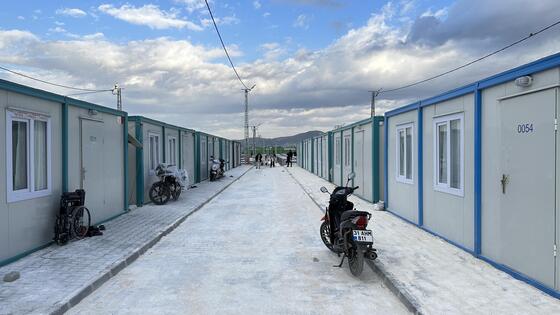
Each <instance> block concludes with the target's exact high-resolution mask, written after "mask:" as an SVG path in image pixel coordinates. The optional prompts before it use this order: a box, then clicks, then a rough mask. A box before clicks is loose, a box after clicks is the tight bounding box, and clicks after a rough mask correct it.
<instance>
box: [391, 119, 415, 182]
mask: <svg viewBox="0 0 560 315" xmlns="http://www.w3.org/2000/svg"><path fill="white" fill-rule="evenodd" d="M413 136H414V131H413V125H412V124H406V125H400V126H397V158H396V160H395V161H396V166H397V181H400V182H403V183H407V184H412V183H413V176H412V174H413V172H414V166H413V147H414V146H413Z"/></svg>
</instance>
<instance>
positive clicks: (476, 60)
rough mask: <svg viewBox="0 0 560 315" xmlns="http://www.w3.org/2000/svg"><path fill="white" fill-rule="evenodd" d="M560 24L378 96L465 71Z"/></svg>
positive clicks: (542, 29)
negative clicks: (458, 71) (461, 70)
mask: <svg viewBox="0 0 560 315" xmlns="http://www.w3.org/2000/svg"><path fill="white" fill-rule="evenodd" d="M558 24H560V20H559V21H556V22H554V23H552V24H550V25H548V26H546V27H544V28H541V29H540V30H538V31H537V32H535V33H530V34H529V35H527V36H525V37H523V38H521V39H519V40H517V41H515V42H513V43H511V44H509V45H507V46H504V47H502V48H500V49H498V50H495V51H493V52H491V53H489V54H486V55H484V56H482V57H480V58H477V59H475V60H472V61H470V62H468V63H466V64H464V65H461V66H458V67H456V68H453V69H451V70H448V71H445V72H442V73H440V74H437V75H434V76H432V77H429V78H427V79H424V80H420V81H416V82H414V83H410V84H407V85H403V86H400V87H397V88H393V89H388V90H382V91H380V92H379V93H378V94H383V93H389V92H394V91H398V90H403V89H406V88H409V87H413V86H415V85H418V84H422V83H425V82H428V81H431V80H433V79H437V78H439V77H442V76H444V75H447V74H449V73H452V72H455V71H457V70H460V69H463V68H465V67H468V66H470V65H472V64H474V63H477V62H479V61H481V60H484V59H486V58H488V57H491V56H493V55H495V54H498V53H500V52H502V51H504V50H506V49H508V48H511V47H513V46H515V45H517V44H520V43H522V42H524V41H526V40H528V39H529V38H531V37H534V36H536V35H538V34H540V33H542V32H545V31H547V30H549V29H551V28H553V27H554V26H556V25H558Z"/></svg>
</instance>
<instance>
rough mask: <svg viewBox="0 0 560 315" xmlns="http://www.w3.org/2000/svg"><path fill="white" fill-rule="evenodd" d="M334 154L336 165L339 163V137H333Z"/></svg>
mask: <svg viewBox="0 0 560 315" xmlns="http://www.w3.org/2000/svg"><path fill="white" fill-rule="evenodd" d="M334 155H335V163H334V164H336V165H340V158H341V156H340V137H338V138H336V139H335V145H334Z"/></svg>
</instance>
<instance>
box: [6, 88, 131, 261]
mask: <svg viewBox="0 0 560 315" xmlns="http://www.w3.org/2000/svg"><path fill="white" fill-rule="evenodd" d="M0 109H1V110H0V113H1V114H0V115H1V116H0V124H1V125H2V126H1V127H0V128H1V130H4V131H5V133H4V135H3V136H2V137H4V139H3V140H2V141H0V151H2V152H4V153H3V154H0V164H1V165H3V166H2V167H0V178H4V179H5V180H2V181H0V190H1V193H0V265H4V264H7V263H10V262H12V261H14V260H16V259H18V258H19V257H22V256H24V255H26V254H28V253H30V252H32V251H35V250H37V249H39V248H42V247H44V246H46V245H48V244H50V242H51V240H52V238H53V230H54V223H55V219H56V215H57V214H58V211H59V205H60V195H61V194H62V192H66V191H74V190H75V189H84V190H85V191H86V206H87V207H88V208H89V210H90V212H91V216H92V217H91V220H92V223H94V224H96V223H99V222H103V221H106V220H109V219H111V218H113V217H115V216H118V215H120V214H122V213H123V212H124V211H126V210H127V209H128V199H127V198H125V196H127V191H128V187H127V181H126V178H127V171H128V168H127V163H128V160H127V153H128V151H127V142H128V141H127V139H128V137H127V136H128V135H127V119H128V116H127V113H125V112H122V111H117V110H114V109H111V108H107V107H103V106H100V105H96V104H92V103H88V102H84V101H81V100H77V99H73V98H70V97H65V96H62V95H58V94H54V93H50V92H46V91H43V90H39V89H35V88H31V87H28V86H24V85H20V84H16V83H13V82H9V81H5V80H0Z"/></svg>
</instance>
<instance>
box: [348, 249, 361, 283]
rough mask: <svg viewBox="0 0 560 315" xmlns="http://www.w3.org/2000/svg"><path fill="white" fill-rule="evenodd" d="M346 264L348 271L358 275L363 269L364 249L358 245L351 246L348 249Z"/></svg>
mask: <svg viewBox="0 0 560 315" xmlns="http://www.w3.org/2000/svg"><path fill="white" fill-rule="evenodd" d="M348 265H349V266H350V273H352V275H353V276H355V277H359V276H360V275H361V274H362V271H363V270H364V250H363V249H362V248H361V247H360V246H357V247H356V246H353V247H352V248H350V249H349V250H348Z"/></svg>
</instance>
